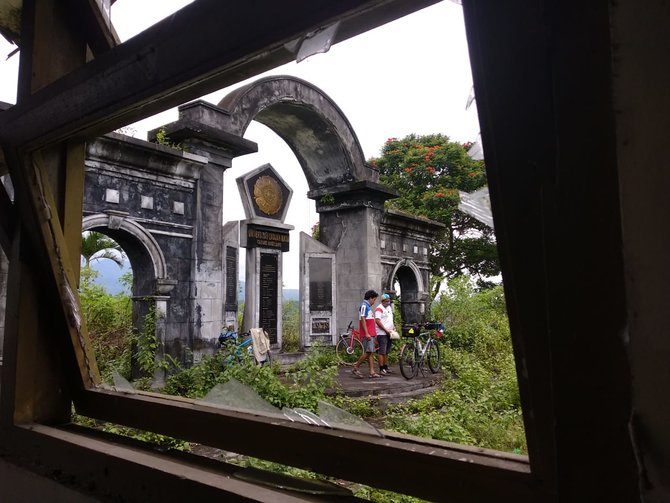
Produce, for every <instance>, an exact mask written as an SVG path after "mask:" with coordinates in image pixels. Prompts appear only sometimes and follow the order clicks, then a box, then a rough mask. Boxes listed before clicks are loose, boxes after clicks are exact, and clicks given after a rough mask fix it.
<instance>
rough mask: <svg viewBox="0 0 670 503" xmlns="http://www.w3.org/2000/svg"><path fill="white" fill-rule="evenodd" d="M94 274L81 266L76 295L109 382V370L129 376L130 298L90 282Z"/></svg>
mask: <svg viewBox="0 0 670 503" xmlns="http://www.w3.org/2000/svg"><path fill="white" fill-rule="evenodd" d="M97 274H98V273H96V272H95V271H93V270H92V269H90V268H89V267H86V266H84V267H83V268H82V272H81V279H80V288H79V296H80V300H81V304H82V311H83V314H84V317H85V319H86V323H87V326H88V333H89V337H90V338H91V343H92V345H93V350H94V352H95V355H96V359H97V362H98V368H99V369H100V374H101V375H102V378H103V380H105V381H107V382H111V374H112V372H113V371H117V372H119V373H120V374H121V375H123V376H125V377H130V353H131V348H130V340H131V337H132V332H133V323H132V302H131V300H130V298H129V297H128V296H127V295H125V294H123V293H120V294H117V295H111V294H109V293H107V291H106V290H105V288H104V287H102V286H100V285H96V284H95V283H93V279H95V277H96V276H97Z"/></svg>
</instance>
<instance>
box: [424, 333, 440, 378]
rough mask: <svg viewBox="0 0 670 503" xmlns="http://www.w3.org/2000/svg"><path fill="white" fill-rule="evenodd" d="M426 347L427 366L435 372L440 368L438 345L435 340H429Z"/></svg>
mask: <svg viewBox="0 0 670 503" xmlns="http://www.w3.org/2000/svg"><path fill="white" fill-rule="evenodd" d="M428 344H429V346H428V349H426V360H428V368H429V369H430V371H431V372H432V373H433V374H435V373H437V372H438V371H439V370H440V346H438V345H437V344H436V343H435V341H430V342H429V343H428Z"/></svg>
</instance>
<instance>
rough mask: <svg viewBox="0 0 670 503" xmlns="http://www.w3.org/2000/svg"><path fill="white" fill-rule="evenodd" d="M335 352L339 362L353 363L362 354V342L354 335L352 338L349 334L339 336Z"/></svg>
mask: <svg viewBox="0 0 670 503" xmlns="http://www.w3.org/2000/svg"><path fill="white" fill-rule="evenodd" d="M335 354H337V359H338V360H339V361H340V363H342V364H344V365H353V364H354V363H356V362H357V361H358V359H359V358H360V357H361V355H362V354H363V344H362V343H361V341H360V340H358V339H356V338H355V337H354V338H353V339H352V337H351V336H350V335H347V336H346V337H340V340H339V342H338V343H337V346H335Z"/></svg>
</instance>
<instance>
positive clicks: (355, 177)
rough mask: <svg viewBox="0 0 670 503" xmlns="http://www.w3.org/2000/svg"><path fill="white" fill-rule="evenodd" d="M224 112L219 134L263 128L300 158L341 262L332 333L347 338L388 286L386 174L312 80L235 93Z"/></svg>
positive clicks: (390, 193)
mask: <svg viewBox="0 0 670 503" xmlns="http://www.w3.org/2000/svg"><path fill="white" fill-rule="evenodd" d="M218 106H219V107H220V108H221V109H224V110H225V111H226V114H221V115H220V116H219V117H218V118H217V120H216V124H215V125H216V127H218V128H221V129H223V130H224V131H226V132H227V133H230V134H233V135H236V136H242V135H244V132H245V131H246V128H247V127H248V125H249V124H250V122H251V121H252V120H256V121H258V122H260V123H262V124H264V125H265V126H267V127H268V128H270V129H271V130H272V131H274V132H275V133H276V134H277V135H278V136H279V137H281V138H282V139H283V140H284V141H285V142H286V144H287V145H288V146H289V147H290V148H291V150H292V151H293V152H294V154H295V156H296V158H297V160H298V162H299V164H300V166H301V168H302V170H303V173H304V175H305V178H306V180H307V183H308V186H309V192H308V194H307V196H308V197H309V198H311V199H313V200H315V201H316V210H317V212H318V213H319V225H320V229H321V238H320V241H321V242H322V243H323V244H325V245H326V246H327V247H328V248H330V249H332V250H334V252H335V254H336V261H337V264H338V278H337V279H338V281H337V282H336V284H335V285H334V286H333V288H334V289H335V290H336V292H335V295H334V298H336V299H337V300H336V302H335V304H336V305H335V306H334V310H335V313H336V314H335V315H334V319H336V320H337V325H338V326H333V327H332V334H331V335H335V334H337V333H339V332H341V331H343V330H344V329H345V327H346V324H347V322H348V320H350V319H351V318H352V316H355V313H356V311H357V306H358V303H359V302H360V299H361V298H362V295H363V293H364V292H365V291H366V290H368V289H370V288H380V286H381V284H382V280H383V278H382V275H383V271H382V265H381V263H380V261H379V254H380V245H379V233H378V228H379V224H380V222H381V219H382V214H383V211H384V202H385V201H386V200H388V199H390V198H393V197H395V196H396V192H395V191H394V190H393V189H389V188H387V187H384V186H382V185H380V184H379V183H378V179H379V173H378V171H377V170H375V169H373V168H371V167H370V166H368V164H367V163H366V162H365V159H364V155H363V151H362V149H361V146H360V144H359V141H358V138H357V137H356V134H355V132H354V130H353V128H352V127H351V124H350V123H349V121H348V120H347V118H346V117H345V116H344V114H343V113H342V111H341V110H340V108H339V107H338V106H337V105H336V104H335V103H334V102H333V101H332V100H331V99H330V97H328V96H327V95H326V94H325V93H324V92H323V91H321V90H320V89H319V88H317V87H316V86H314V85H312V84H310V83H308V82H306V81H304V80H301V79H298V78H295V77H290V76H278V77H267V78H263V79H260V80H257V81H255V82H253V83H251V84H248V85H246V86H244V87H241V88H239V89H237V90H235V91H233V92H232V93H230V94H229V95H227V96H226V97H225V98H224V99H223V100H221V102H220V103H219V105H218ZM212 125H214V124H212ZM301 295H302V293H301ZM302 303H304V299H303V300H301V304H302Z"/></svg>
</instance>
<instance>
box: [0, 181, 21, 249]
mask: <svg viewBox="0 0 670 503" xmlns="http://www.w3.org/2000/svg"><path fill="white" fill-rule="evenodd" d="M16 219H17V215H16V211H15V208H14V205H13V204H12V200H11V199H10V198H9V194H7V190H6V189H5V186H4V185H3V184H2V183H0V247H1V248H2V249H3V250H4V252H5V255H6V256H8V257H9V254H10V249H11V245H12V239H14V230H15V229H16Z"/></svg>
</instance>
